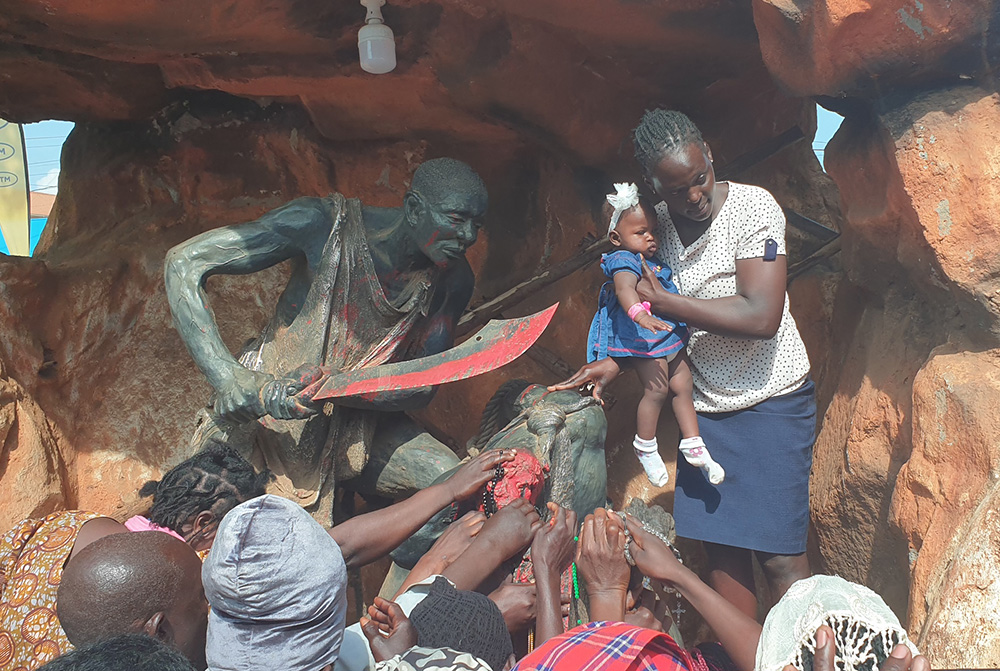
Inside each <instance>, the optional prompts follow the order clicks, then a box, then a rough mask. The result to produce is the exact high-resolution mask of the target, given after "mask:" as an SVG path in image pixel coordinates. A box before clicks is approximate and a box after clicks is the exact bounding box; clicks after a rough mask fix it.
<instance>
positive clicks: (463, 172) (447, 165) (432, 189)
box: [410, 158, 487, 203]
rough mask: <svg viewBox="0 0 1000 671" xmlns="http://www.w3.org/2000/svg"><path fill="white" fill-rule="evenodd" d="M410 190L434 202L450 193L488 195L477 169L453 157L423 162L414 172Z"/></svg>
mask: <svg viewBox="0 0 1000 671" xmlns="http://www.w3.org/2000/svg"><path fill="white" fill-rule="evenodd" d="M410 191H412V192H414V193H417V194H419V195H420V196H421V197H423V198H426V199H427V200H429V201H431V202H434V203H438V202H440V201H441V200H443V199H444V197H445V196H446V195H448V194H449V193H456V192H457V193H462V194H472V195H474V194H482V195H483V196H484V197H486V195H487V194H486V185H485V184H483V180H482V178H480V177H479V175H477V174H476V171H475V170H473V169H472V168H471V167H470V166H469V165H468V164H467V163H463V162H462V161H459V160H456V159H453V158H434V159H431V160H429V161H424V162H423V163H421V164H420V165H419V166H418V167H417V169H416V171H415V172H414V173H413V180H412V181H411V182H410Z"/></svg>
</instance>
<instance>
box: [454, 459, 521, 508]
mask: <svg viewBox="0 0 1000 671" xmlns="http://www.w3.org/2000/svg"><path fill="white" fill-rule="evenodd" d="M515 454H517V452H516V451H515V450H489V451H487V452H483V453H481V454H480V455H479V456H477V457H473V458H472V459H470V460H469V461H467V462H466V463H465V464H463V465H462V467H461V468H459V469H458V470H457V471H455V473H454V475H452V476H451V477H450V478H448V479H447V480H445V481H444V483H442V484H444V486H445V487H448V490H449V492H451V500H452V501H464V500H465V499H467V498H469V497H470V496H473V495H474V494H476V493H477V492H478V491H479V490H480V489H481V488H482V486H483V485H485V484H486V483H487V482H489V481H490V480H491V479H492V478H493V475H494V473H495V472H496V467H497V466H499V465H500V464H503V463H506V462H508V461H513V459H514V455H515Z"/></svg>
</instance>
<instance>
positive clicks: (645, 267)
mask: <svg viewBox="0 0 1000 671" xmlns="http://www.w3.org/2000/svg"><path fill="white" fill-rule="evenodd" d="M635 291H636V293H637V294H639V299H640V300H642V301H645V302H647V303H649V304H650V305H651V306H652V307H653V312H655V313H656V314H658V315H662V314H670V311H669V310H668V309H666V307H665V306H664V297H665V296H666V300H670V292H669V291H667V290H666V289H664V288H663V285H662V284H660V278H658V277H657V276H656V273H654V272H653V269H652V268H650V267H649V264H648V263H646V259H643V260H642V277H640V278H639V283H638V284H636V285H635Z"/></svg>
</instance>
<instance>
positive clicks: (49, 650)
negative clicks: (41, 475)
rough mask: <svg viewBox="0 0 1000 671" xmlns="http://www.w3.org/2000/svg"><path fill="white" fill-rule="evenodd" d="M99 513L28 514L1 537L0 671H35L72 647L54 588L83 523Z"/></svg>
mask: <svg viewBox="0 0 1000 671" xmlns="http://www.w3.org/2000/svg"><path fill="white" fill-rule="evenodd" d="M97 517H102V515H98V514H97V513H90V512H85V511H81V510H63V511H60V512H56V513H52V514H51V515H48V516H46V517H43V518H41V519H27V520H24V521H23V522H20V523H18V525H17V526H15V527H14V528H13V529H11V530H10V531H8V532H7V533H6V534H5V535H4V537H3V539H2V540H0V671H33V670H34V669H37V668H38V667H40V666H42V665H43V664H45V663H47V662H49V661H50V660H52V659H55V658H56V657H58V656H60V655H62V654H65V653H66V652H68V651H69V650H72V649H73V646H72V645H70V642H69V640H68V639H67V638H66V634H65V633H64V632H63V630H62V627H61V626H60V625H59V618H58V617H56V591H57V590H58V589H59V581H60V579H61V578H62V572H63V565H64V564H65V563H66V560H67V559H68V558H69V555H70V552H72V551H73V544H74V543H75V542H76V536H77V534H78V533H79V532H80V527H82V526H83V525H84V523H85V522H88V521H90V520H92V519H95V518H97Z"/></svg>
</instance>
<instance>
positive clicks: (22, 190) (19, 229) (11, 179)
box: [0, 119, 31, 256]
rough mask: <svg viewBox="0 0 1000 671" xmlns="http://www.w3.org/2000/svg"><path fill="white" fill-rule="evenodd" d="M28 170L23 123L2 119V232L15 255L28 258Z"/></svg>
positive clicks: (0, 128)
mask: <svg viewBox="0 0 1000 671" xmlns="http://www.w3.org/2000/svg"><path fill="white" fill-rule="evenodd" d="M30 227H31V219H30V218H29V216H28V169H27V158H26V157H25V155H24V135H23V134H22V133H21V126H20V124H16V123H10V122H8V121H4V120H3V119H0V233H2V234H3V239H4V242H6V243H7V249H8V250H9V251H10V254H11V255H12V256H28V255H29V254H30V252H29V247H28V233H29V231H30Z"/></svg>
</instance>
